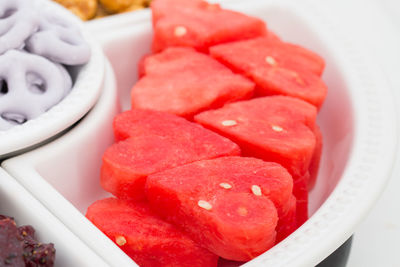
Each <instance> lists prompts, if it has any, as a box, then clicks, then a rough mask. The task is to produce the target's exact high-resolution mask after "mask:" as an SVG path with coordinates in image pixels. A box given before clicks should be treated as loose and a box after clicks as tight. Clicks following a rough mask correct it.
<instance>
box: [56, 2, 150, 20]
mask: <svg viewBox="0 0 400 267" xmlns="http://www.w3.org/2000/svg"><path fill="white" fill-rule="evenodd" d="M53 1H55V2H57V3H59V4H61V5H63V6H64V7H65V8H67V9H68V10H69V11H71V12H72V13H74V14H75V15H76V16H78V17H79V18H80V19H81V20H84V21H86V20H90V19H95V18H102V17H105V16H109V15H113V14H118V13H123V12H129V11H135V10H139V9H143V8H146V7H149V5H150V2H151V0H53Z"/></svg>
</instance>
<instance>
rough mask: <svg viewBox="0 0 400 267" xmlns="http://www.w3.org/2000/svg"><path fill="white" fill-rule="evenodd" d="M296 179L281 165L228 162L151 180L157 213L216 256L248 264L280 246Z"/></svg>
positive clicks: (240, 159)
mask: <svg viewBox="0 0 400 267" xmlns="http://www.w3.org/2000/svg"><path fill="white" fill-rule="evenodd" d="M291 191H292V178H291V176H290V174H289V173H288V172H287V171H286V170H285V168H283V167H282V166H280V165H279V164H276V163H271V162H264V161H262V160H259V159H255V158H244V157H222V158H218V159H213V160H203V161H197V162H194V163H191V164H187V165H184V166H180V167H177V168H174V169H169V170H166V171H164V172H159V173H156V174H153V175H150V176H149V177H148V179H147V183H146V194H147V198H148V200H149V202H150V206H151V207H152V209H153V210H154V211H155V212H156V213H157V214H159V215H160V216H161V217H163V218H165V219H166V220H168V221H170V222H172V223H174V224H176V225H178V226H179V227H180V228H181V229H183V230H184V231H185V232H187V233H189V235H190V236H191V237H192V238H193V240H195V241H196V242H198V243H199V244H201V245H202V246H204V247H206V248H207V249H209V250H210V251H212V252H214V253H215V254H217V255H219V256H221V257H223V258H225V259H230V260H237V261H246V260H250V259H252V258H254V257H256V256H258V255H259V254H261V253H263V252H264V251H266V250H267V249H269V248H270V247H271V246H273V245H274V243H275V236H276V227H277V223H278V213H279V210H282V209H283V208H285V209H286V208H287V206H288V203H289V201H290V200H291V197H292V194H291Z"/></svg>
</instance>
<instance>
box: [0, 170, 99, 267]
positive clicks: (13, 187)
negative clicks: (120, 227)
mask: <svg viewBox="0 0 400 267" xmlns="http://www.w3.org/2000/svg"><path fill="white" fill-rule="evenodd" d="M0 214H1V215H6V216H10V217H13V218H14V220H15V221H16V223H17V225H18V226H22V225H32V226H33V228H35V237H36V239H37V240H38V241H39V242H42V243H53V244H54V246H55V248H56V261H55V265H56V266H59V267H68V266H82V267H83V266H87V267H91V266H104V267H105V266H107V265H106V263H105V262H104V261H103V260H102V259H101V258H100V257H99V256H98V255H96V254H95V253H94V252H93V251H92V250H90V249H89V248H88V247H87V246H86V245H85V244H84V243H83V242H82V241H81V240H80V239H79V238H77V237H76V236H75V235H74V234H72V232H71V231H69V230H68V229H67V228H66V227H65V225H63V224H62V223H61V222H60V221H59V220H58V219H56V217H54V216H53V215H52V214H51V213H50V212H49V211H48V210H47V209H46V208H45V207H44V206H43V205H42V204H40V203H39V202H38V201H37V200H36V199H35V198H33V197H32V196H31V194H29V193H28V191H26V190H25V189H24V188H23V187H22V186H21V185H20V184H18V182H16V181H15V179H13V178H12V177H11V176H9V175H8V174H7V173H6V172H5V171H4V170H3V169H1V168H0Z"/></svg>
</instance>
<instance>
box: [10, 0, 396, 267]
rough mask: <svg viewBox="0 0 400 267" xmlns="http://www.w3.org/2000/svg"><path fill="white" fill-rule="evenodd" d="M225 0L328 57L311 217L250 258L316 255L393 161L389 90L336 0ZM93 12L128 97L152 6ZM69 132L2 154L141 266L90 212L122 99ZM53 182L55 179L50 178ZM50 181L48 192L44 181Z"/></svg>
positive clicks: (356, 213) (51, 199)
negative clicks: (113, 13) (106, 16)
mask: <svg viewBox="0 0 400 267" xmlns="http://www.w3.org/2000/svg"><path fill="white" fill-rule="evenodd" d="M224 3H225V6H226V7H229V8H232V9H236V10H239V11H242V12H245V13H248V14H251V15H255V16H258V17H260V18H263V19H265V20H266V21H267V22H268V25H269V26H270V28H271V29H272V30H274V31H276V32H277V33H278V34H279V35H280V36H282V38H283V39H284V40H286V41H291V42H294V43H298V44H301V45H303V46H305V47H308V48H310V49H312V50H314V51H316V52H318V53H319V54H320V55H322V56H323V57H324V58H325V59H326V62H327V68H326V71H325V73H324V76H323V78H324V80H325V82H326V83H327V85H328V87H329V93H328V97H327V99H326V103H325V104H324V106H323V108H322V110H321V112H320V114H319V118H318V122H319V125H320V126H321V129H322V132H323V136H324V149H323V155H322V161H321V168H320V173H319V177H318V181H317V184H316V186H315V188H314V189H313V190H312V191H311V195H310V211H311V215H312V216H311V218H310V219H309V220H308V221H307V222H306V223H305V224H304V225H303V226H302V227H301V228H299V229H298V230H297V231H296V232H294V233H293V234H292V235H290V236H289V237H288V238H286V239H285V240H284V241H282V242H281V243H279V244H278V245H276V246H275V247H273V248H272V249H270V250H269V251H267V252H266V253H264V254H262V255H261V256H259V257H257V258H256V259H254V260H252V261H250V262H248V263H246V264H245V266H274V267H279V266H290V267H292V266H304V267H309V266H313V265H316V264H317V263H319V262H320V261H321V260H323V259H324V258H325V257H326V256H328V255H329V254H330V253H332V252H333V251H334V250H335V249H336V248H338V247H339V246H340V245H341V244H342V243H343V242H344V241H345V240H346V239H348V238H349V236H350V235H351V234H352V233H353V231H354V229H355V227H356V226H357V224H359V223H360V222H361V221H362V219H363V218H364V217H365V215H366V214H367V213H368V211H369V210H370V208H371V206H372V205H373V204H374V202H375V201H376V199H377V198H378V196H379V195H380V193H381V192H382V189H383V188H384V186H385V184H386V181H387V178H388V177H389V175H390V173H391V171H392V164H393V161H394V156H395V147H396V143H397V137H396V136H397V132H396V131H397V128H396V125H395V124H394V123H395V121H396V114H395V109H394V105H393V102H392V94H391V91H390V89H389V87H388V85H387V83H386V80H385V79H384V78H383V77H382V73H381V71H380V69H379V68H377V67H376V66H375V65H374V64H366V60H368V62H369V63H371V62H374V61H373V58H372V57H371V55H370V54H369V53H368V50H366V49H365V48H364V47H359V46H357V47H354V46H353V45H352V41H353V40H352V35H351V32H347V30H346V24H345V22H342V21H340V20H337V17H335V16H333V15H332V14H335V12H340V10H335V7H334V5H333V4H332V3H331V4H330V5H328V6H325V5H324V3H321V1H317V0H303V1H301V3H300V2H296V1H294V0H266V1H262V2H261V1H257V0H247V1H235V0H231V1H226V2H224ZM120 18H121V19H120V20H118V17H115V18H110V20H112V23H111V24H110V25H109V26H108V27H105V26H104V24H102V23H103V22H101V21H100V22H99V23H98V24H96V22H91V23H90V24H88V28H89V29H90V30H91V31H92V32H93V33H94V34H95V35H96V38H98V40H100V41H101V42H102V45H103V48H104V50H105V52H106V54H107V56H108V57H109V59H110V61H111V63H112V65H113V67H114V70H115V71H116V73H117V80H118V90H119V91H118V100H119V101H118V102H119V103H120V104H121V105H122V107H123V109H126V108H128V107H129V91H130V89H131V87H132V85H133V84H134V82H135V81H136V79H137V78H136V74H135V73H136V72H137V68H136V65H137V62H138V60H139V58H140V57H141V56H142V55H143V54H144V53H146V52H148V51H149V49H150V41H151V36H152V31H151V22H150V12H149V11H143V12H140V13H136V12H134V13H132V14H131V15H130V16H123V17H120ZM107 94H111V93H110V92H104V95H103V96H102V99H101V100H100V101H99V102H98V103H97V105H96V106H95V108H94V109H93V110H92V111H91V113H90V114H89V115H88V116H87V117H86V118H85V119H84V120H82V121H81V122H80V124H78V125H77V126H76V127H75V128H74V129H72V130H71V131H70V132H69V133H67V134H66V135H64V136H63V137H61V138H60V139H58V140H56V141H55V142H53V143H50V144H48V145H46V146H44V147H41V148H40V149H37V150H35V151H32V152H30V153H27V154H25V155H22V156H19V157H16V158H13V159H10V160H7V161H5V162H4V163H3V167H4V168H6V169H7V170H8V171H9V172H10V173H11V174H12V175H13V176H14V177H15V178H17V179H18V180H19V181H20V182H21V183H22V184H23V185H24V186H26V187H27V188H29V190H30V191H31V192H32V193H33V194H34V195H35V197H37V198H39V199H40V200H41V202H42V203H43V204H45V205H46V207H47V208H49V209H50V210H51V212H52V213H53V214H55V215H56V216H57V217H58V218H59V219H60V220H61V221H63V222H64V223H65V224H66V225H67V226H68V227H69V228H70V229H71V230H72V231H73V232H74V233H76V234H77V235H78V236H79V237H80V238H81V239H82V240H84V241H85V242H86V243H87V244H89V245H90V246H91V247H92V249H93V250H95V251H96V252H97V253H98V254H99V255H102V256H103V257H104V259H105V260H106V261H107V262H108V263H109V264H110V265H112V266H135V264H134V263H133V262H132V261H130V260H129V259H127V257H126V255H125V254H124V253H122V252H121V251H120V250H119V249H118V248H117V247H116V246H115V245H114V244H113V243H112V242H111V241H110V240H108V239H107V238H106V237H105V235H102V234H100V233H99V231H98V230H97V229H96V228H95V227H94V226H93V225H92V224H90V222H88V221H87V220H86V219H85V218H84V217H83V215H84V213H85V211H86V209H87V207H88V206H89V205H90V204H91V203H92V202H94V201H95V200H98V199H100V198H102V197H105V196H107V195H108V194H107V193H105V192H104V191H103V190H102V189H101V187H100V185H99V171H100V165H101V156H102V152H103V151H104V150H105V149H106V147H107V146H108V145H109V144H110V143H112V141H113V138H112V128H111V121H112V116H113V115H114V114H115V112H116V110H117V107H118V105H117V104H116V103H115V98H113V97H110V96H109V97H107V98H106V97H105V95H107ZM50 185H51V186H53V187H51V186H50ZM43 186H46V192H47V194H46V195H41V194H40V192H41V191H40V189H41V188H43Z"/></svg>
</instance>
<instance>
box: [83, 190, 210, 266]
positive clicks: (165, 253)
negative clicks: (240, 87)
mask: <svg viewBox="0 0 400 267" xmlns="http://www.w3.org/2000/svg"><path fill="white" fill-rule="evenodd" d="M86 217H87V218H88V219H89V220H90V221H91V222H92V223H93V224H94V225H96V226H97V227H98V228H99V229H100V230H101V231H102V232H103V233H104V234H106V235H107V236H108V237H109V238H110V239H111V240H112V241H113V242H114V243H116V245H117V246H119V247H120V248H121V249H122V250H123V251H124V252H125V253H126V254H127V255H128V256H130V257H131V258H132V259H133V260H134V261H135V262H136V263H137V264H139V265H140V266H142V267H147V266H148V267H157V266H159V267H161V266H162V267H167V266H170V267H176V266H181V267H184V266H187V267H194V266H198V267H204V266H210V267H212V266H217V262H218V256H216V255H214V254H212V253H211V252H209V251H208V250H206V249H204V248H202V247H200V246H199V245H197V244H196V243H195V242H194V241H192V240H191V239H190V238H189V237H188V236H187V235H186V234H185V233H183V232H182V231H181V230H179V229H178V228H176V227H175V226H173V225H172V224H170V223H167V222H165V221H163V220H161V219H159V218H158V217H156V215H155V214H153V212H151V211H150V209H149V207H148V204H146V203H131V202H128V201H124V200H119V199H114V198H107V199H103V200H99V201H96V202H95V203H93V204H92V205H91V206H90V207H89V208H88V211H87V214H86Z"/></svg>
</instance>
